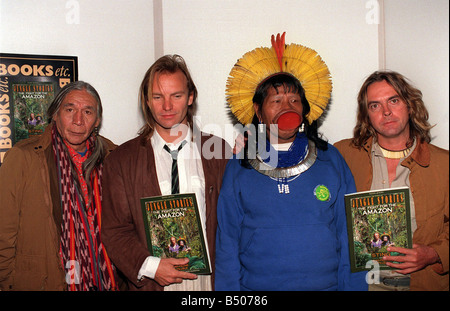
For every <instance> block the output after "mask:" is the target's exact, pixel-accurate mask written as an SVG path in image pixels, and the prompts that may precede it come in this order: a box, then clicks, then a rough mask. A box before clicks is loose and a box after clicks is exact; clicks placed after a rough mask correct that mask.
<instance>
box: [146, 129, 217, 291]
mask: <svg viewBox="0 0 450 311" xmlns="http://www.w3.org/2000/svg"><path fill="white" fill-rule="evenodd" d="M184 140H185V141H186V145H184V146H183V148H181V150H180V151H179V153H178V161H177V165H178V176H179V183H180V193H195V195H196V198H197V202H198V208H199V212H200V219H201V221H202V224H203V228H204V232H203V234H204V236H205V237H206V232H205V230H206V204H205V175H204V173H203V166H202V161H201V157H200V153H199V150H201V149H200V148H198V147H197V143H196V141H192V131H191V129H189V131H188V133H187V135H186V137H185V138H184ZM150 141H151V144H152V147H153V152H154V155H155V163H156V174H157V177H158V182H159V187H160V189H161V194H162V195H169V194H171V191H172V176H171V171H172V156H171V155H170V153H169V152H167V151H166V150H165V149H164V145H167V146H168V147H169V148H170V150H176V149H178V147H179V146H180V144H181V142H182V141H183V140H181V141H180V142H179V143H177V144H172V143H166V142H165V141H164V139H163V138H162V137H161V136H160V135H159V134H158V132H157V131H156V130H155V131H154V132H153V135H152V137H151V140H150ZM205 243H206V249H208V241H206V239H205ZM160 260H161V259H160V258H158V257H153V256H149V257H147V259H146V260H145V261H144V263H143V265H142V267H141V269H140V270H139V274H138V279H141V278H142V277H143V276H146V277H149V278H152V279H153V278H154V277H155V273H156V270H157V269H158V265H159V262H160ZM164 290H211V277H210V276H209V275H199V276H198V278H197V279H196V280H183V282H182V283H181V284H172V285H169V286H166V287H165V288H164Z"/></svg>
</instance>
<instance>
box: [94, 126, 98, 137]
mask: <svg viewBox="0 0 450 311" xmlns="http://www.w3.org/2000/svg"><path fill="white" fill-rule="evenodd" d="M94 135H95V136H98V127H97V126H96V127H94Z"/></svg>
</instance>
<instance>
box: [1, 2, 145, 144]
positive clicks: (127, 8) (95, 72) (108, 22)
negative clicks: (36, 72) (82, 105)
mask: <svg viewBox="0 0 450 311" xmlns="http://www.w3.org/2000/svg"><path fill="white" fill-rule="evenodd" d="M72 3H78V4H79V9H80V14H79V24H70V23H68V22H67V20H66V17H67V15H68V14H70V16H72V15H71V13H72V12H73V8H74V7H73V6H72V5H69V7H68V8H66V4H72ZM0 10H1V11H0V17H1V20H0V22H1V29H0V51H1V52H3V53H23V54H50V55H74V56H78V68H79V76H78V79H79V80H84V81H86V82H89V83H91V84H92V85H93V86H94V87H95V88H96V89H97V91H98V92H99V94H100V97H101V98H102V103H103V108H104V115H103V124H102V128H101V134H102V135H105V136H107V137H108V138H110V139H112V140H113V141H114V142H116V143H122V142H125V141H126V140H128V139H130V138H132V137H134V136H135V135H136V132H137V131H138V129H139V128H140V127H141V126H142V118H141V116H140V114H139V113H140V110H139V108H138V103H137V101H138V99H137V98H138V88H139V85H140V82H141V81H142V77H143V76H144V74H145V71H146V69H147V68H148V67H149V66H150V65H151V64H152V62H153V61H154V46H153V3H152V1H146V0H113V1H108V0H76V1H62V0H0ZM69 20H71V19H70V18H69Z"/></svg>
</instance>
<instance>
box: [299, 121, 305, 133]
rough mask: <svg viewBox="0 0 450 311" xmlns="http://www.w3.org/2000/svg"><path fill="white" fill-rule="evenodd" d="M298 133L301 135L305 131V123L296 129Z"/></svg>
mask: <svg viewBox="0 0 450 311" xmlns="http://www.w3.org/2000/svg"><path fill="white" fill-rule="evenodd" d="M298 131H299V132H300V133H303V132H304V131H305V123H302V125H301V126H300V127H299V128H298Z"/></svg>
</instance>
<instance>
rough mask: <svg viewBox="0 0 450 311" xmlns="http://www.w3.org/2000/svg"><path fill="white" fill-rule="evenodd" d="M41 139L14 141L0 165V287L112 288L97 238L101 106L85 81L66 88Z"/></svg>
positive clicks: (105, 144) (104, 148)
mask: <svg viewBox="0 0 450 311" xmlns="http://www.w3.org/2000/svg"><path fill="white" fill-rule="evenodd" d="M47 113H48V116H49V119H50V122H49V125H48V126H47V128H46V130H45V132H44V133H43V134H42V135H41V136H36V137H33V138H29V139H26V140H23V141H20V142H19V143H17V144H16V145H15V146H14V147H13V148H12V149H11V150H10V151H9V152H8V153H7V154H6V155H5V160H4V163H3V165H2V166H1V167H0V197H1V205H0V289H1V290H116V289H118V284H117V280H116V277H115V274H116V273H115V268H114V266H113V265H112V264H111V262H110V260H109V258H108V255H107V253H106V251H105V248H104V247H103V243H102V241H101V236H100V227H101V223H100V217H101V210H102V209H101V205H102V202H101V195H102V186H101V178H102V163H103V160H104V158H105V157H106V155H107V154H108V153H109V152H110V151H111V150H112V149H114V148H115V145H114V144H113V143H112V142H111V141H109V140H107V139H105V138H103V137H101V136H99V135H98V129H99V127H100V123H101V120H102V104H101V100H100V97H99V95H98V93H97V91H96V90H95V89H94V88H93V87H92V86H91V85H90V84H88V83H85V82H82V81H77V82H73V83H71V84H68V85H66V86H65V87H64V88H63V89H62V90H61V91H60V92H59V93H58V94H57V96H56V97H55V99H54V100H53V102H52V103H51V105H50V107H49V109H48V112H47Z"/></svg>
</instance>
